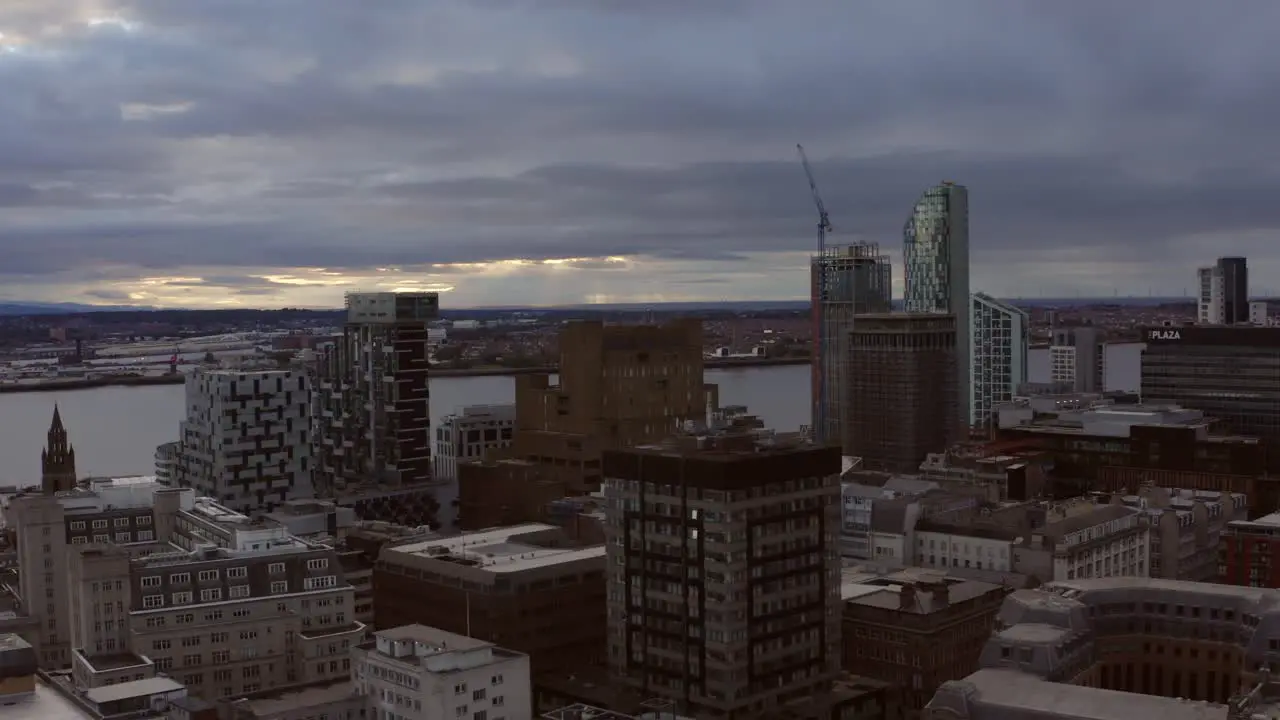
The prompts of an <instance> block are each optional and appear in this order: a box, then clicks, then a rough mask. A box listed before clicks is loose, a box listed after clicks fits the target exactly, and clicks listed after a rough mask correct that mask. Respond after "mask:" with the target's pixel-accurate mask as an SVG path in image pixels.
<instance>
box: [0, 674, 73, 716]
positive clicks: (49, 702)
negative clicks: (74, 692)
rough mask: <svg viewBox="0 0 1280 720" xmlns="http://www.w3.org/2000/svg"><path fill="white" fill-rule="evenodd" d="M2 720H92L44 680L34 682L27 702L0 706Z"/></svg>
mask: <svg viewBox="0 0 1280 720" xmlns="http://www.w3.org/2000/svg"><path fill="white" fill-rule="evenodd" d="M0 717H2V718H4V720H94V717H93V715H92V714H90V713H89V712H88V711H86V710H84V709H83V708H81V707H80V706H79V705H76V704H75V703H74V702H72V701H71V700H70V699H68V698H67V697H66V696H65V695H62V694H61V693H59V692H58V691H57V690H54V689H53V688H52V687H50V686H49V684H48V683H46V682H45V681H44V680H40V679H37V680H36V692H35V695H33V696H32V697H31V698H30V699H29V700H27V701H25V702H19V703H15V704H13V705H0Z"/></svg>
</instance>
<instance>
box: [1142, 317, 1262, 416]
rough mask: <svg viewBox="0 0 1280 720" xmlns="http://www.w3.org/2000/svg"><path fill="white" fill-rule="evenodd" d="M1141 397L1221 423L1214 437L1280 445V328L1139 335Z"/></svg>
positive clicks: (1183, 329) (1167, 330) (1150, 330)
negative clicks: (1234, 435) (1232, 435)
mask: <svg viewBox="0 0 1280 720" xmlns="http://www.w3.org/2000/svg"><path fill="white" fill-rule="evenodd" d="M1142 339H1143V341H1144V342H1146V349H1145V350H1143V352H1142V398H1143V400H1144V401H1146V402H1174V403H1177V404H1179V405H1182V406H1183V407H1188V408H1194V409H1196V410H1202V411H1204V413H1205V415H1208V416H1210V417H1212V418H1214V419H1216V420H1218V421H1220V428H1219V432H1221V433H1227V432H1230V433H1238V434H1240V435H1247V436H1252V437H1256V438H1260V439H1263V440H1267V441H1275V440H1280V327H1248V326H1245V327H1236V326H1233V327H1217V326H1208V327H1152V328H1145V329H1144V330H1143V331H1142Z"/></svg>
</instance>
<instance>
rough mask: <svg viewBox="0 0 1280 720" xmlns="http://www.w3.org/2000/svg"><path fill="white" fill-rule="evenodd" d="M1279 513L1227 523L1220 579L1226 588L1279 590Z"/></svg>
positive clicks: (1222, 542) (1220, 558) (1219, 551)
mask: <svg viewBox="0 0 1280 720" xmlns="http://www.w3.org/2000/svg"><path fill="white" fill-rule="evenodd" d="M1277 557H1280V513H1271V514H1270V515H1264V516H1262V517H1260V518H1258V519H1256V520H1237V521H1236V522H1232V523H1228V524H1227V529H1226V531H1225V532H1224V533H1223V534H1222V539H1221V541H1220V545H1219V548H1218V578H1217V581H1218V582H1220V583H1223V584H1225V585H1246V586H1249V587H1261V588H1280V561H1277V560H1275V558H1277Z"/></svg>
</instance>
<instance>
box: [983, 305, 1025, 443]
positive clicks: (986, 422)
mask: <svg viewBox="0 0 1280 720" xmlns="http://www.w3.org/2000/svg"><path fill="white" fill-rule="evenodd" d="M969 313H970V320H969V328H970V332H971V333H972V334H973V336H972V338H971V339H970V343H969V349H970V353H971V354H972V357H971V358H970V362H969V374H970V382H969V383H968V388H969V401H968V402H969V425H970V426H971V427H981V428H986V427H990V426H991V424H992V421H993V418H994V417H995V412H994V411H995V406H996V405H998V404H1000V403H1004V402H1009V401H1010V400H1012V399H1013V396H1014V395H1015V394H1017V392H1018V388H1019V387H1020V386H1021V385H1023V384H1024V383H1026V381H1027V362H1028V360H1027V357H1028V353H1029V345H1028V342H1029V337H1028V333H1029V328H1030V324H1031V321H1030V318H1029V317H1028V315H1027V313H1026V312H1025V311H1024V310H1022V309H1020V308H1016V307H1014V306H1013V305H1010V304H1008V303H1005V302H1001V301H1000V300H997V299H995V298H993V297H991V296H990V295H987V294H986V293H974V294H973V295H971V296H970V298H969Z"/></svg>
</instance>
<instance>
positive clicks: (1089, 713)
mask: <svg viewBox="0 0 1280 720" xmlns="http://www.w3.org/2000/svg"><path fill="white" fill-rule="evenodd" d="M965 690H970V691H971V692H972V694H971V695H968V697H967V698H966V697H965V696H964V691H965ZM927 707H929V708H954V709H956V710H964V709H966V708H967V711H965V712H962V714H961V715H960V716H961V717H967V718H970V719H971V720H987V719H988V718H990V719H992V720H1005V719H1007V718H1011V717H1019V718H1022V717H1026V718H1031V717H1036V718H1063V719H1064V720H1065V719H1069V720H1132V719H1133V718H1144V719H1145V718H1160V720H1227V717H1228V716H1227V706H1226V705H1218V704H1216V703H1209V702H1199V701H1194V700H1182V699H1179V698H1167V697H1161V696H1159V695H1141V694H1138V693H1127V692H1120V691H1118V690H1103V689H1101V688H1091V687H1084V686H1081V685H1066V684H1060V683H1053V682H1048V681H1046V680H1041V679H1040V678H1038V677H1035V676H1033V675H1028V674H1025V673H1022V672H1019V671H1017V670H1009V669H1002V668H993V669H986V670H979V671H977V672H975V673H973V674H972V675H970V676H968V677H966V678H965V679H963V680H952V681H950V682H947V683H944V684H943V685H942V687H940V688H939V689H938V693H937V694H936V695H934V697H933V700H931V701H930V702H929V705H928V706H927Z"/></svg>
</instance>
